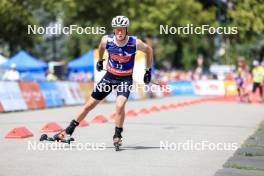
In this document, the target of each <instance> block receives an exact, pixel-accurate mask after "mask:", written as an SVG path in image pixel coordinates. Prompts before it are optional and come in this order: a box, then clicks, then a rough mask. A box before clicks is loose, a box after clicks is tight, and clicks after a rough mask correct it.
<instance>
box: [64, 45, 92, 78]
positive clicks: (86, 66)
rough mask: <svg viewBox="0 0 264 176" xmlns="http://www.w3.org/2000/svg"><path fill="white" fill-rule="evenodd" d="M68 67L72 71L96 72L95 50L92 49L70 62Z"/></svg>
mask: <svg viewBox="0 0 264 176" xmlns="http://www.w3.org/2000/svg"><path fill="white" fill-rule="evenodd" d="M68 69H69V70H70V72H74V71H78V72H82V71H87V72H91V73H92V74H93V72H94V52H93V50H90V51H88V52H86V53H84V55H82V56H81V57H79V58H77V59H75V60H73V61H71V62H69V63H68Z"/></svg>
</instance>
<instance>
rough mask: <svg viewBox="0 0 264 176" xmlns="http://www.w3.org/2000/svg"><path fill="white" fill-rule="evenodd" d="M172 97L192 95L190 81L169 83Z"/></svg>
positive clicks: (192, 89) (192, 90)
mask: <svg viewBox="0 0 264 176" xmlns="http://www.w3.org/2000/svg"><path fill="white" fill-rule="evenodd" d="M168 85H169V87H170V90H171V94H172V95H194V88H193V84H192V81H175V82H174V81H169V82H168Z"/></svg>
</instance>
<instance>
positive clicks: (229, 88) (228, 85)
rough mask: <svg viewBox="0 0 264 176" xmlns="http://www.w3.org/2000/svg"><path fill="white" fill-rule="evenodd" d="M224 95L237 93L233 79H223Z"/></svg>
mask: <svg viewBox="0 0 264 176" xmlns="http://www.w3.org/2000/svg"><path fill="white" fill-rule="evenodd" d="M224 86H225V95H237V86H236V82H235V81H224Z"/></svg>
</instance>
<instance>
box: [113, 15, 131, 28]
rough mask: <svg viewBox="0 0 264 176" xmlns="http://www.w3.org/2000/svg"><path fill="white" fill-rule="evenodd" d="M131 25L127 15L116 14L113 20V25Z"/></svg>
mask: <svg viewBox="0 0 264 176" xmlns="http://www.w3.org/2000/svg"><path fill="white" fill-rule="evenodd" d="M128 26H129V19H128V18H127V17H125V16H116V17H114V18H113V20H112V27H113V28H115V27H126V28H127V27H128Z"/></svg>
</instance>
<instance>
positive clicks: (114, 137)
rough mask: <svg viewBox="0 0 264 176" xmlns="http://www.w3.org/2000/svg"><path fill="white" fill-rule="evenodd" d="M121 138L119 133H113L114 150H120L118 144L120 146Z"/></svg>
mask: <svg viewBox="0 0 264 176" xmlns="http://www.w3.org/2000/svg"><path fill="white" fill-rule="evenodd" d="M122 140H123V138H122V136H121V135H119V136H117V135H114V136H113V144H114V147H115V151H119V150H120V148H119V147H120V146H122V142H123V141H122Z"/></svg>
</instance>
